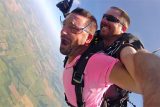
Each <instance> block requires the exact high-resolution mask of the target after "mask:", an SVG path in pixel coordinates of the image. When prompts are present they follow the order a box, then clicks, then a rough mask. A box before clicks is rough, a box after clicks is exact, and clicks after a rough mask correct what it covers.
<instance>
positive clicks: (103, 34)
mask: <svg viewBox="0 0 160 107" xmlns="http://www.w3.org/2000/svg"><path fill="white" fill-rule="evenodd" d="M100 35H101V36H107V35H108V32H106V31H100Z"/></svg>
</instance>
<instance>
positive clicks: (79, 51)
mask: <svg viewBox="0 0 160 107" xmlns="http://www.w3.org/2000/svg"><path fill="white" fill-rule="evenodd" d="M86 50H87V47H81V48H77V49H75V50H74V51H73V52H71V53H70V54H69V55H68V63H71V62H72V61H73V60H74V59H75V58H76V57H77V56H79V55H82V54H83V53H84V52H85V51H86Z"/></svg>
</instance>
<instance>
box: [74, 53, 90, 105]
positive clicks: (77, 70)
mask: <svg viewBox="0 0 160 107" xmlns="http://www.w3.org/2000/svg"><path fill="white" fill-rule="evenodd" d="M92 55H93V54H91V53H88V52H85V53H84V54H83V55H82V56H81V57H80V59H79V60H78V62H77V64H76V66H75V67H74V72H73V76H72V84H73V85H75V93H76V100H77V105H78V107H85V102H84V101H83V96H82V95H83V94H82V93H83V87H84V78H83V77H84V70H85V67H86V64H87V62H88V59H89V58H90V57H91V56H92Z"/></svg>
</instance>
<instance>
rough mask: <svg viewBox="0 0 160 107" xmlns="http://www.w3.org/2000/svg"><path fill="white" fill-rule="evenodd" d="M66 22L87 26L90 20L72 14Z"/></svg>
mask: <svg viewBox="0 0 160 107" xmlns="http://www.w3.org/2000/svg"><path fill="white" fill-rule="evenodd" d="M65 22H68V23H72V24H76V25H78V26H84V25H86V24H87V22H88V19H87V18H86V17H84V16H81V15H78V14H74V13H70V14H69V15H68V16H67V17H66V19H65Z"/></svg>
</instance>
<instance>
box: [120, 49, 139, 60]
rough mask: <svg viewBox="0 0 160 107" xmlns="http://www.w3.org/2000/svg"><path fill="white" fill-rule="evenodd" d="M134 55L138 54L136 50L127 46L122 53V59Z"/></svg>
mask: <svg viewBox="0 0 160 107" xmlns="http://www.w3.org/2000/svg"><path fill="white" fill-rule="evenodd" d="M134 53H136V50H135V49H134V48H133V47H131V46H127V47H125V48H123V49H122V51H121V52H120V58H124V57H126V56H127V55H131V54H134Z"/></svg>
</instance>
